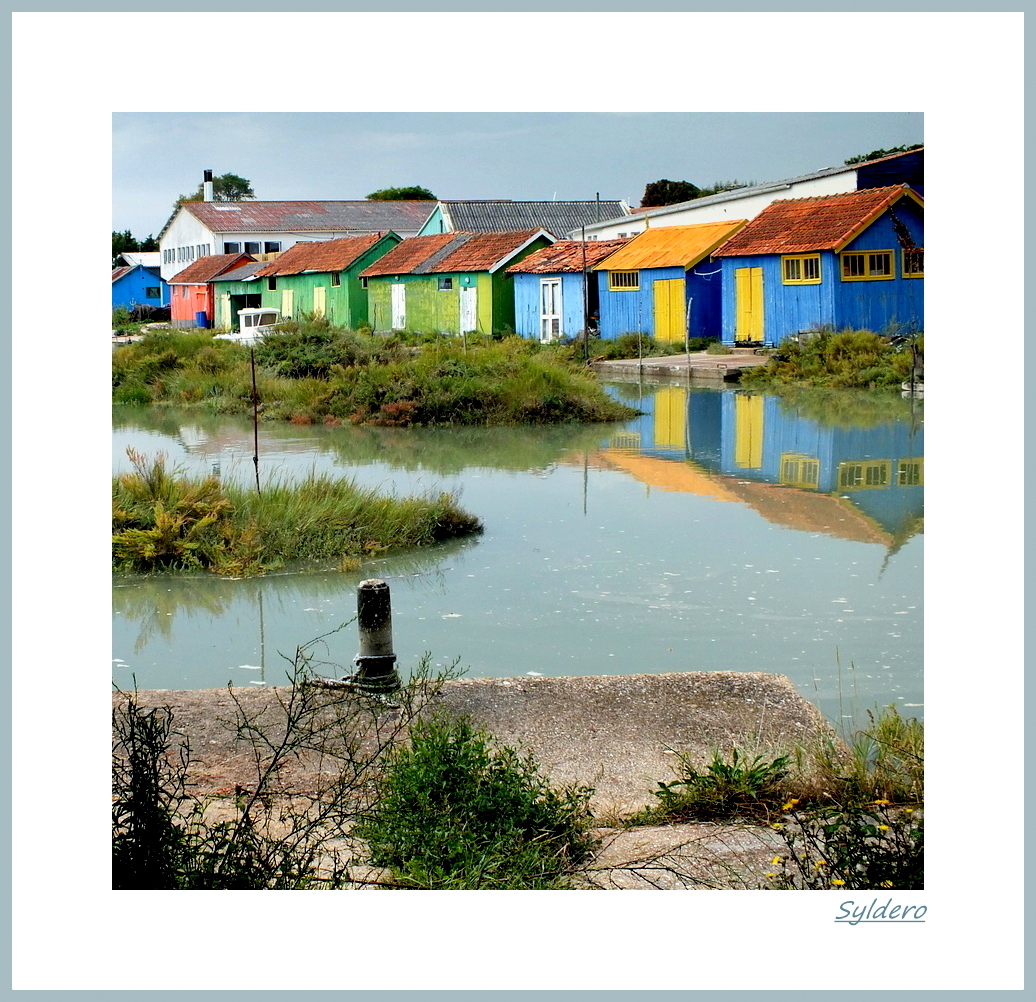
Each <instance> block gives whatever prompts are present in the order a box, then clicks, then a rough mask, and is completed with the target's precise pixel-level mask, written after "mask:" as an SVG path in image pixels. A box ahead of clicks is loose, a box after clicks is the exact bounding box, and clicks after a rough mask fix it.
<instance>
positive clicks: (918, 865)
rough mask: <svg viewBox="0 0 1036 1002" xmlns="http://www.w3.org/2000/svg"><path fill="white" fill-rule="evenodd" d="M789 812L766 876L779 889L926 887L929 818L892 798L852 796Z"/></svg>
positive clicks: (790, 807)
mask: <svg viewBox="0 0 1036 1002" xmlns="http://www.w3.org/2000/svg"><path fill="white" fill-rule="evenodd" d="M784 806H785V808H786V809H787V811H788V813H787V814H786V815H785V816H784V817H783V818H782V819H781V821H779V822H776V823H774V825H773V828H774V830H775V831H776V832H777V833H778V835H779V836H780V838H781V840H782V841H783V843H784V851H783V852H781V853H779V854H778V855H776V856H774V858H773V860H772V861H771V863H772V865H773V869H772V870H771V872H769V873H768V874H767V875H766V876H767V879H768V880H769V881H770V884H769V886H770V887H772V888H774V889H776V890H814V891H815V890H842V889H844V890H879V889H880V890H884V889H888V890H921V889H923V888H924V816H923V812H922V811H921V810H919V809H916V808H913V807H905V808H897V807H894V806H893V805H891V804H890V802H889V801H888V800H884V799H881V800H874V801H870V802H864V803H861V802H858V801H855V800H848V801H846V802H845V803H842V804H835V805H832V806H827V807H807V808H804V809H800V808H799V807H798V801H795V800H792V801H789V802H788V803H787V804H785V805H784Z"/></svg>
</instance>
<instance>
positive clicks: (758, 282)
mask: <svg viewBox="0 0 1036 1002" xmlns="http://www.w3.org/2000/svg"><path fill="white" fill-rule="evenodd" d="M734 304H735V309H736V311H737V314H736V321H735V327H734V340H735V341H762V340H764V338H763V269H762V268H737V269H735V271H734Z"/></svg>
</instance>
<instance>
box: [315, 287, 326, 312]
mask: <svg viewBox="0 0 1036 1002" xmlns="http://www.w3.org/2000/svg"><path fill="white" fill-rule="evenodd" d="M326 309H327V287H326V286H324V285H316V286H314V287H313V316H315V317H322V316H323V315H324V312H325V310H326Z"/></svg>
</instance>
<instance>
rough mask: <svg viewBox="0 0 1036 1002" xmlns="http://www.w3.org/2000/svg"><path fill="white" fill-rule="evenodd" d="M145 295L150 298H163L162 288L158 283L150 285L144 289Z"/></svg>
mask: <svg viewBox="0 0 1036 1002" xmlns="http://www.w3.org/2000/svg"><path fill="white" fill-rule="evenodd" d="M144 295H145V296H146V297H147V298H148V299H161V298H162V290H161V289H160V288H159V287H158V286H157V285H149V286H148V287H147V288H146V289H145V290H144Z"/></svg>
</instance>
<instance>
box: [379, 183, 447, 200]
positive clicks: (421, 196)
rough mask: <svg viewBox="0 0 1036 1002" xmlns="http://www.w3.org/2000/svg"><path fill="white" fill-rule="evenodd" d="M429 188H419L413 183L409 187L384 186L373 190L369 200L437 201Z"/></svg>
mask: <svg viewBox="0 0 1036 1002" xmlns="http://www.w3.org/2000/svg"><path fill="white" fill-rule="evenodd" d="M436 200H437V199H436V196H435V195H433V194H432V193H431V192H430V191H429V190H428V189H427V188H419V187H417V186H416V185H413V186H411V187H409V188H382V189H380V190H379V191H372V192H371V193H370V194H369V195H368V196H367V201H369V202H427V201H431V202H434V201H436Z"/></svg>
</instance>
